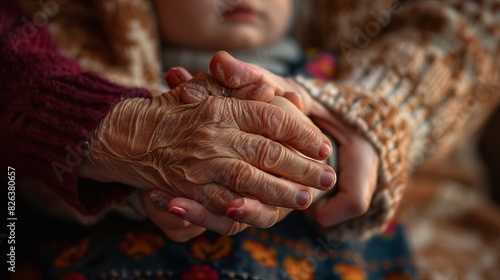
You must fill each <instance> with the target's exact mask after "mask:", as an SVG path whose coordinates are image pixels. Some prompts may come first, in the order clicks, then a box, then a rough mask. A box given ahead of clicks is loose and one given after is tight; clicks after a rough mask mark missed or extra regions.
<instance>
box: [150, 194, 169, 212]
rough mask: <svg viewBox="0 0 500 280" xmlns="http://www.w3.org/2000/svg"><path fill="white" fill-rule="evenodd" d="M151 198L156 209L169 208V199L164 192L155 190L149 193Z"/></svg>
mask: <svg viewBox="0 0 500 280" xmlns="http://www.w3.org/2000/svg"><path fill="white" fill-rule="evenodd" d="M149 198H150V199H151V201H153V203H154V204H155V206H156V207H158V208H161V209H167V208H168V197H167V196H166V194H165V192H164V191H160V190H154V191H152V192H150V193H149Z"/></svg>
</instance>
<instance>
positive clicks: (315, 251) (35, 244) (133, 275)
mask: <svg viewBox="0 0 500 280" xmlns="http://www.w3.org/2000/svg"><path fill="white" fill-rule="evenodd" d="M37 221H38V222H36V221H35V219H34V221H32V222H33V223H31V226H33V227H34V229H33V230H35V229H36V228H38V230H37V231H33V232H37V233H36V234H34V235H32V236H31V238H29V239H27V240H26V242H24V239H23V243H24V244H23V246H22V248H21V252H20V253H19V255H21V256H24V257H25V259H24V260H23V261H22V264H20V267H25V268H26V267H28V266H27V264H31V266H33V265H35V266H36V270H37V271H39V273H38V275H39V276H40V278H39V279H64V280H87V279H144V280H146V279H154V280H159V279H183V280H195V279H200V280H201V279H207V280H208V279H266V280H268V279H271V280H272V279H329V280H330V279H412V278H413V277H415V276H416V270H415V268H414V266H413V260H412V258H411V252H410V250H409V248H408V244H407V242H406V240H405V237H404V230H403V229H402V227H401V226H400V225H399V224H397V223H396V222H394V223H393V224H392V225H391V226H390V227H389V229H388V230H387V231H386V232H385V233H384V234H383V235H381V236H377V237H373V238H371V239H369V240H367V241H366V242H359V241H349V242H343V243H340V242H336V241H334V240H329V239H328V238H324V237H321V236H320V235H318V234H317V233H315V231H314V230H313V226H312V225H311V224H310V222H309V220H308V219H307V217H306V216H305V215H304V214H303V213H301V212H295V213H292V214H291V215H290V216H289V217H288V218H286V219H285V220H284V221H282V222H281V223H279V224H278V225H276V226H275V227H273V228H271V229H267V230H260V229H253V228H252V229H248V230H246V231H244V232H243V233H241V234H238V235H236V236H233V237H224V236H219V235H217V234H214V233H211V232H208V233H205V234H203V235H202V236H200V237H198V238H195V239H194V240H192V241H190V242H187V243H175V242H172V241H170V240H169V239H168V238H166V237H165V235H164V234H163V233H162V232H161V231H160V230H158V229H157V228H156V227H155V226H154V225H153V224H152V223H150V222H137V221H130V220H128V219H125V218H122V217H120V216H110V217H108V218H106V219H105V220H103V221H101V222H100V223H99V224H98V225H97V226H95V227H93V228H82V227H80V226H75V225H73V226H71V225H68V224H64V223H61V222H59V223H58V222H54V221H49V222H45V221H43V220H41V219H39V218H38V220H37ZM42 223H43V225H42ZM42 226H43V228H44V230H43V231H41V230H40V228H41V227H42ZM45 229H46V230H45ZM23 232H26V231H24V230H23ZM33 237H35V238H33ZM33 252H34V253H33ZM23 264H24V265H23ZM19 269H21V270H22V268H19ZM20 275H23V274H18V277H19V276H20ZM14 279H15V278H14ZM18 279H20V278H18ZM25 279H27V278H25ZM29 279H34V280H36V279H35V278H33V276H29Z"/></svg>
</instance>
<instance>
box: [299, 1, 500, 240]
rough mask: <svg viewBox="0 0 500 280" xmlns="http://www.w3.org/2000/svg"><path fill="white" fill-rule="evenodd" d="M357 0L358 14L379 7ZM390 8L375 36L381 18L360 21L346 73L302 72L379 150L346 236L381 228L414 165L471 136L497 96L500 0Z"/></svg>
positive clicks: (344, 228)
mask: <svg viewBox="0 0 500 280" xmlns="http://www.w3.org/2000/svg"><path fill="white" fill-rule="evenodd" d="M359 2H362V1H359ZM448 2H453V4H449V3H448ZM355 3H356V4H355ZM357 3H358V1H354V2H352V5H351V6H356V7H350V8H351V9H355V10H356V11H357V14H358V15H359V14H362V13H363V12H366V13H367V14H370V13H371V14H373V13H374V11H371V10H368V9H364V8H363V5H357ZM478 3H482V4H478ZM339 13H340V12H339ZM392 16H393V18H392V20H391V21H390V23H388V24H387V27H386V28H385V29H384V31H383V32H381V33H380V34H377V36H374V30H375V31H376V28H377V27H376V26H375V27H374V23H373V22H375V23H377V22H376V21H372V23H370V21H368V22H367V24H366V26H361V27H358V29H354V30H357V31H356V32H359V31H360V32H362V33H363V34H361V33H360V34H359V35H358V38H357V39H356V38H354V40H353V41H344V42H343V45H342V44H341V45H340V49H342V51H343V55H344V56H343V57H342V58H343V59H344V60H345V65H346V67H345V68H344V69H343V70H344V74H343V75H342V77H341V78H340V80H339V81H335V82H327V83H325V82H320V81H316V80H310V79H304V78H300V77H299V78H298V81H299V82H300V83H301V84H302V85H303V86H304V87H305V88H306V89H307V90H308V91H309V92H310V94H311V95H312V96H313V97H314V98H316V99H317V100H318V101H320V102H321V103H322V104H323V105H324V106H326V107H327V108H329V110H331V111H332V112H333V113H334V114H336V115H339V116H341V117H342V118H343V119H344V120H345V121H347V122H348V123H350V124H352V125H354V126H356V127H357V128H359V130H360V131H362V133H363V134H364V135H365V136H366V138H367V139H369V141H370V142H371V143H372V144H373V146H374V147H375V149H376V151H377V152H378V155H379V158H380V162H381V164H380V167H379V182H378V187H377V190H376V192H375V194H374V197H373V198H372V202H371V205H370V209H369V210H368V212H367V213H366V214H364V215H363V216H361V217H359V218H357V219H354V220H351V221H348V222H346V223H343V224H341V225H339V226H337V227H336V228H335V230H332V231H330V232H331V233H332V234H334V235H336V236H338V237H342V236H353V235H357V236H368V235H370V234H372V233H375V232H378V231H380V230H382V229H383V228H384V225H386V224H387V222H388V221H389V220H390V219H391V218H392V217H393V216H394V213H395V211H396V209H397V206H398V202H399V201H400V199H401V196H402V194H403V191H404V189H405V186H406V183H407V180H408V175H410V174H411V172H412V170H414V169H415V168H416V167H418V166H419V165H420V164H422V163H423V162H425V161H427V160H428V159H429V158H430V157H431V156H437V155H438V154H441V155H442V154H446V153H447V151H449V150H450V149H452V148H453V146H456V144H457V143H459V142H460V141H461V140H463V139H464V138H467V136H468V135H470V134H471V131H473V130H474V129H475V128H476V127H477V126H478V125H479V124H480V123H481V121H482V120H484V118H485V116H487V114H488V112H490V111H491V110H492V108H493V106H495V105H496V103H497V100H498V97H497V94H495V93H494V90H495V89H498V86H499V85H500V84H499V81H500V79H498V75H499V72H498V68H499V67H498V65H499V64H498V61H499V56H498V46H499V37H500V19H499V16H500V7H499V5H498V3H496V1H487V0H485V1H481V2H476V1H414V2H410V3H409V4H407V5H406V6H403V7H399V10H397V11H394V14H392ZM343 20H344V21H345V20H346V19H345V18H344V19H343ZM370 25H371V26H370ZM379 28H380V26H379ZM370 31H371V33H370ZM363 36H364V37H363ZM356 40H357V41H356ZM495 61H496V63H495ZM340 160H342V158H341V159H340ZM340 172H341V171H340ZM340 187H342V186H340Z"/></svg>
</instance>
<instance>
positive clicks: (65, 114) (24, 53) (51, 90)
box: [0, 1, 150, 214]
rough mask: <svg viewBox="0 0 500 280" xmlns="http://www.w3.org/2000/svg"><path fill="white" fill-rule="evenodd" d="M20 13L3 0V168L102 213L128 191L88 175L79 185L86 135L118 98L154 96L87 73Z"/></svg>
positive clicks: (0, 57) (0, 78)
mask: <svg viewBox="0 0 500 280" xmlns="http://www.w3.org/2000/svg"><path fill="white" fill-rule="evenodd" d="M22 17H23V15H22V14H20V13H19V8H18V7H16V4H15V3H14V2H13V1H10V2H9V1H3V2H2V4H1V5H0V26H2V28H3V33H2V38H1V39H2V41H1V45H0V65H2V67H0V93H1V95H2V103H1V105H0V107H1V118H0V122H1V125H0V128H1V132H2V133H1V134H2V135H3V136H2V138H1V140H0V141H1V143H0V147H1V150H2V155H3V156H2V166H7V165H9V166H12V167H14V168H16V170H18V172H22V173H21V174H19V175H18V178H19V180H22V179H25V178H31V179H32V180H34V181H36V182H37V183H42V184H43V185H45V186H46V187H50V188H51V189H52V190H53V191H54V192H55V193H56V194H57V195H59V196H60V197H62V198H63V199H64V200H66V201H67V202H68V203H69V204H70V205H71V206H73V207H75V208H76V209H78V210H79V211H81V212H82V213H84V214H95V213H98V212H100V211H101V210H102V209H103V208H105V207H107V206H109V204H110V203H111V200H112V199H117V198H119V197H122V196H124V195H125V194H127V193H128V192H129V189H128V188H126V187H124V186H117V185H115V184H97V183H95V182H86V181H82V182H81V184H80V186H79V188H78V187H77V185H78V179H77V173H78V166H79V164H80V162H81V160H82V156H83V154H84V152H85V150H86V148H87V147H86V146H87V140H88V139H89V138H90V136H91V134H92V132H93V130H94V129H95V128H96V127H97V126H98V124H99V123H100V121H101V120H102V119H103V118H104V117H105V115H106V113H107V112H108V110H109V109H110V107H111V106H112V105H113V104H114V103H116V102H117V101H119V100H121V99H123V98H128V97H150V94H149V92H148V91H147V90H144V89H126V88H124V87H122V86H118V85H115V84H113V83H110V82H108V81H107V80H105V79H104V78H103V77H101V76H100V75H98V74H95V73H91V72H86V71H85V70H84V69H82V68H81V67H80V66H79V65H78V64H77V62H76V61H75V60H73V59H71V58H68V57H65V56H63V55H61V54H60V52H59V49H58V46H57V44H56V43H55V41H54V40H53V39H52V38H51V36H50V34H49V33H48V31H47V29H45V28H38V27H35V26H34V25H33V26H30V27H26V26H27V25H23V24H24V22H23V21H20V20H19V19H20V18H22ZM30 28H32V29H30ZM29 32H32V33H29ZM27 172H29V173H27ZM45 186H40V187H45Z"/></svg>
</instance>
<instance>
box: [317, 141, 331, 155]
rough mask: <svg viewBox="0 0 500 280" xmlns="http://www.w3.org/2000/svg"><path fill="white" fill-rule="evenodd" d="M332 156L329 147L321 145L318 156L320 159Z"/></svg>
mask: <svg viewBox="0 0 500 280" xmlns="http://www.w3.org/2000/svg"><path fill="white" fill-rule="evenodd" d="M331 154H332V148H331V147H330V145H327V144H326V143H325V144H323V146H322V147H321V149H320V150H319V156H320V157H322V158H327V157H329V156H330V155H331Z"/></svg>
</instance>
